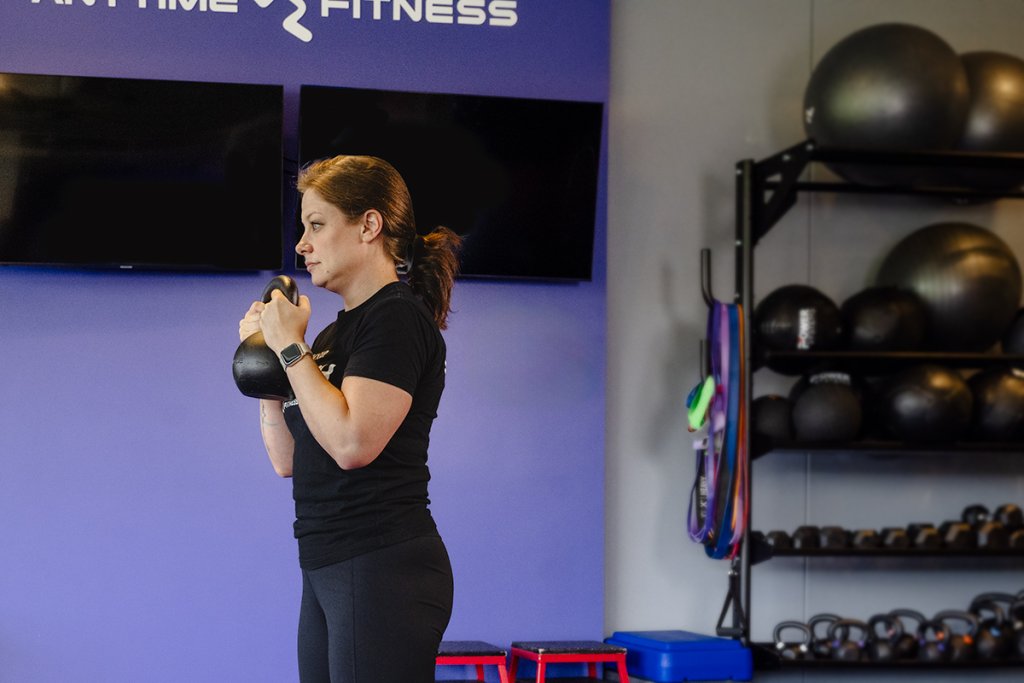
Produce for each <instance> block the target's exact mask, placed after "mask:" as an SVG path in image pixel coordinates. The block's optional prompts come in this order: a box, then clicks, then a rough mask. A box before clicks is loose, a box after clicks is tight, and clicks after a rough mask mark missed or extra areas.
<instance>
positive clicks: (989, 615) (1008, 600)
mask: <svg viewBox="0 0 1024 683" xmlns="http://www.w3.org/2000/svg"><path fill="white" fill-rule="evenodd" d="M1004 603H1005V604H1006V606H1007V608H1009V607H1010V606H1011V605H1012V604H1013V603H1014V596H1013V595H1011V594H1009V593H981V594H980V595H977V596H975V598H974V599H973V600H971V606H970V607H969V608H968V611H969V612H971V613H972V614H974V615H975V616H976V617H977V618H978V635H977V648H978V657H979V658H980V659H986V660H990V659H1002V658H1003V657H1006V656H1007V655H1009V654H1010V648H1011V647H1012V643H1011V641H1010V633H1009V624H1008V623H1007V610H1004V609H1003V607H1002V604H1004Z"/></svg>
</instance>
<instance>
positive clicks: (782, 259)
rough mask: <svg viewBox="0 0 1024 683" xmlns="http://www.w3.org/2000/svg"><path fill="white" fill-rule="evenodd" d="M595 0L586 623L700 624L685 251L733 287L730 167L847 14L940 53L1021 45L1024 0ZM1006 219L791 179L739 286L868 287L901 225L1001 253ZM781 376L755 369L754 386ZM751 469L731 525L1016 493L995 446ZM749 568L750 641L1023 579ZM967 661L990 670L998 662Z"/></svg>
mask: <svg viewBox="0 0 1024 683" xmlns="http://www.w3.org/2000/svg"><path fill="white" fill-rule="evenodd" d="M612 9H613V16H612V74H611V84H612V87H611V98H610V101H611V117H610V132H609V140H610V144H609V155H610V156H609V158H610V163H609V168H610V175H609V187H610V191H609V221H608V223H609V230H608V232H609V236H608V240H609V241H608V281H609V283H610V284H609V287H608V325H609V332H608V383H607V399H608V400H607V428H606V429H607V431H606V444H607V484H606V486H607V508H606V513H607V529H606V539H607V540H606V562H607V567H606V587H607V591H606V592H607V595H606V608H605V615H606V623H605V625H606V631H608V632H609V633H611V632H613V631H619V630H650V629H676V628H679V629H686V630H691V631H697V632H701V633H707V634H713V633H714V631H715V624H716V622H717V619H718V615H719V612H720V611H721V609H722V605H723V601H724V599H725V595H726V587H727V586H726V574H727V570H728V564H727V563H725V562H723V561H716V560H711V559H708V558H707V557H706V556H705V555H704V552H703V548H702V547H701V546H700V545H698V544H695V543H693V542H692V541H690V540H689V538H688V536H687V532H686V513H687V504H688V496H689V490H690V486H691V484H692V483H693V472H694V452H693V446H692V442H693V440H694V435H693V434H690V433H688V432H687V429H686V421H685V399H686V395H687V392H688V391H689V389H690V387H691V386H693V384H695V383H696V381H697V379H698V365H699V346H698V340H699V339H700V337H701V336H702V333H703V328H704V325H705V321H706V309H705V307H704V303H703V301H702V299H701V295H700V287H699V283H700V281H699V270H698V265H699V250H700V249H701V248H702V247H709V248H711V249H712V250H713V251H712V254H713V267H714V270H713V274H714V277H713V287H714V291H715V293H716V295H717V296H718V298H720V299H723V300H727V301H728V300H731V298H732V294H733V291H734V284H733V282H734V281H733V278H734V269H733V234H734V229H735V211H734V204H733V202H734V194H733V193H734V187H735V180H734V164H735V163H736V162H737V161H739V160H741V159H744V158H752V159H761V158H764V157H767V156H770V155H771V154H774V153H775V152H777V151H780V150H781V149H783V148H785V147H788V146H789V145H792V144H794V143H796V142H799V141H800V140H802V139H804V137H805V133H804V130H803V127H802V122H801V101H802V97H803V91H804V87H805V85H806V83H807V80H808V78H809V76H810V73H811V69H812V67H813V65H814V64H815V63H816V62H817V60H818V59H820V57H821V56H822V54H823V53H824V52H825V51H826V50H827V49H828V48H829V47H830V46H831V45H833V44H834V43H835V42H836V41H838V40H839V39H841V38H842V37H844V36H846V35H848V34H849V33H851V32H853V31H854V30H856V29H858V28H861V27H863V26H867V25H870V24H874V23H879V22H887V21H904V22H909V23H914V24H918V25H920V26H923V27H925V28H928V29H930V30H932V31H933V32H935V33H937V34H939V35H940V36H942V37H943V38H945V39H946V40H947V41H948V42H949V43H950V44H951V45H952V46H953V47H954V48H955V49H956V50H957V51H958V52H965V51H968V50H975V49H993V50H1000V51H1004V52H1009V53H1012V54H1017V55H1018V56H1024V46H1022V44H1021V41H1020V35H1021V29H1024V2H1021V1H1020V0H888V1H886V2H881V1H874V0H771V1H769V2H764V1H760V0H727V1H719V2H713V1H711V0H707V1H704V0H645V1H638V0H617V1H615V2H613V8H612ZM1022 219H1024V203H1021V202H1020V201H1019V200H1014V201H1002V202H998V203H994V204H992V203H990V204H983V205H974V206H968V207H963V206H955V205H952V204H949V203H945V202H937V201H923V200H921V199H913V198H907V197H889V198H879V197H875V198H871V199H865V198H857V199H854V198H851V197H836V196H830V195H818V196H815V197H804V198H802V199H801V200H800V201H799V203H798V204H797V206H796V207H795V208H794V209H793V210H792V211H790V212H789V214H787V216H786V217H785V218H784V219H783V220H782V221H781V222H780V223H779V224H778V225H777V226H776V227H775V228H774V230H773V231H772V232H771V233H770V234H769V235H768V236H767V237H766V238H765V239H764V240H763V241H762V243H761V246H760V247H759V248H758V250H757V253H756V265H757V278H756V280H755V283H756V291H755V299H756V298H758V297H760V296H763V295H764V294H766V293H767V292H768V291H770V290H771V289H773V288H775V287H777V286H779V285H781V284H786V283H789V282H806V283H812V284H815V286H817V287H818V288H819V289H821V290H822V291H824V292H825V293H826V294H828V295H830V296H831V297H832V298H833V299H835V300H836V301H841V300H843V299H844V298H845V297H847V296H849V295H851V294H853V293H854V292H855V291H857V290H858V289H860V288H861V287H863V286H865V285H866V284H868V281H869V278H870V274H871V272H872V269H873V268H874V267H876V266H877V264H878V261H879V260H880V258H881V257H882V256H883V255H884V253H885V251H886V250H887V249H888V248H889V247H890V246H892V244H894V243H895V242H896V241H897V240H898V239H899V238H900V237H902V236H903V235H906V234H907V233H909V232H911V231H912V230H914V229H916V228H918V227H921V226H924V225H927V224H929V223H932V222H936V221H941V220H965V221H969V222H973V223H976V224H978V225H982V226H985V227H989V228H991V229H992V230H994V231H995V232H996V233H997V234H999V235H1000V236H1002V237H1003V238H1004V239H1006V240H1007V242H1009V243H1010V245H1011V247H1012V248H1013V249H1014V251H1015V253H1016V254H1018V256H1021V255H1024V229H1022V226H1021V221H1022ZM792 381H793V380H792V378H785V377H780V376H774V375H772V374H771V373H768V372H766V371H759V372H758V373H757V375H756V376H755V385H754V392H753V395H754V396H758V395H761V394H763V393H770V392H772V391H775V390H779V389H781V390H786V389H788V386H789V384H790V383H791V382H792ZM753 470H754V472H753V520H754V521H753V524H752V526H753V527H754V528H758V529H763V530H768V529H774V528H782V529H788V530H791V529H793V528H795V527H796V526H798V525H799V524H803V523H812V524H833V523H834V524H840V525H842V526H845V527H848V528H856V527H881V526H886V525H897V526H900V525H904V524H906V523H909V522H912V521H920V520H925V521H941V520H944V519H950V518H954V517H957V516H958V515H959V513H960V510H961V509H962V508H963V507H964V506H965V505H967V504H969V503H973V502H981V503H985V504H989V505H997V504H999V503H1003V502H1017V503H1021V502H1022V501H1024V477H1022V474H1021V472H1022V470H1024V468H1022V467H1021V466H1020V464H1019V460H1018V461H1017V463H1016V464H1015V463H1014V460H1013V458H1011V457H1007V456H1002V457H954V458H950V457H938V456H913V457H910V456H904V457H898V458H892V457H879V456H864V455H856V454H838V455H835V456H830V457H829V458H828V459H827V460H826V459H823V458H821V457H820V456H819V457H817V458H815V457H812V456H807V455H805V454H793V455H786V456H781V455H769V456H767V457H765V458H762V459H759V460H757V461H756V462H755V464H754V468H753ZM751 585H752V605H751V616H752V622H753V623H752V631H753V638H754V640H769V639H770V637H771V631H772V628H773V626H774V625H775V624H776V623H778V622H779V621H781V620H783V619H798V620H805V619H806V618H808V617H809V616H811V615H813V614H815V613H817V612H822V611H831V612H836V613H839V614H842V615H844V616H850V617H855V618H867V617H869V616H870V615H871V614H874V613H875V612H879V611H887V610H889V609H891V608H893V607H910V608H913V609H917V610H920V611H923V612H925V613H929V614H930V613H932V612H935V611H937V610H939V609H945V608H963V607H966V606H967V603H968V602H969V601H970V599H971V598H972V597H973V596H974V595H975V594H977V593H978V592H981V591H983V590H1011V591H1017V590H1019V589H1021V588H1024V575H1022V572H1021V571H1020V563H1019V562H1001V563H998V564H997V565H996V566H994V567H990V568H980V567H979V565H978V564H976V563H972V562H941V561H935V562H929V563H927V564H924V563H911V562H907V563H902V564H901V563H894V562H892V561H888V562H881V561H879V562H874V563H872V562H869V561H865V560H858V561H856V562H848V563H843V562H840V561H825V560H817V561H805V560H801V559H777V560H775V561H772V562H768V563H765V564H762V565H758V566H756V567H754V569H753V580H752V584H751ZM1016 673H1017V674H1019V671H1018V672H1016ZM778 676H779V677H785V678H786V679H787V680H794V679H797V680H799V679H800V677H801V674H799V673H795V674H789V675H783V674H779V675H778ZM837 677H838V676H837ZM813 678H814V680H828V679H829V675H824V676H823V675H818V673H815V675H814V676H813ZM864 678H865V680H867V678H868V677H867V676H865V677H864ZM939 678H941V677H939V676H935V675H933V674H927V675H924V676H923V677H922V680H924V679H928V680H936V679H939ZM956 678H960V676H951V677H949V678H948V679H946V680H954V679H956ZM971 678H972V680H975V679H976V680H982V679H983V680H993V681H996V680H1010V679H1011V677H1010V673H1009V672H1006V671H1004V672H998V671H997V672H991V673H988V674H984V675H982V674H979V675H977V676H975V674H974V672H972V673H971ZM856 679H857V675H856V674H854V675H853V677H850V676H842V680H846V681H849V680H856ZM870 680H872V681H878V680H885V675H883V676H881V677H879V676H875V675H872V676H870ZM901 680H905V679H902V678H901Z"/></svg>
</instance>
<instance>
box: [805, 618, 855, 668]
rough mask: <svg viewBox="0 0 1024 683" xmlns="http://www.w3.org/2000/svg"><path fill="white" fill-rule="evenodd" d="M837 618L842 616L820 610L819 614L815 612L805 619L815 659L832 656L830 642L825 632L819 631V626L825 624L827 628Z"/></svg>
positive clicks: (844, 635)
mask: <svg viewBox="0 0 1024 683" xmlns="http://www.w3.org/2000/svg"><path fill="white" fill-rule="evenodd" d="M839 619H842V617H840V616H839V615H838V614H831V613H829V612H822V613H821V614H815V615H814V616H813V617H811V618H810V619H808V620H807V628H808V629H810V631H811V654H813V655H814V658H815V659H828V658H829V657H831V656H832V643H831V641H830V640H829V639H828V636H827V635H826V634H824V633H820V631H821V628H820V626H821V625H822V624H825V625H826V626H825V628H826V629H827V628H828V626H827V625H828V624H831V623H832V622H834V621H838V620H839ZM843 637H844V638H845V637H846V634H843Z"/></svg>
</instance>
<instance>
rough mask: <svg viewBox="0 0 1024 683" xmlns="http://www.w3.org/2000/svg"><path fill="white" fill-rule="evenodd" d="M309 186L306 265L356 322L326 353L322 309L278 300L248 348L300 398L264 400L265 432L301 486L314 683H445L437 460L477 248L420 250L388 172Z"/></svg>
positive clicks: (304, 645) (306, 630) (280, 466)
mask: <svg viewBox="0 0 1024 683" xmlns="http://www.w3.org/2000/svg"><path fill="white" fill-rule="evenodd" d="M297 186H298V190H299V192H300V193H301V195H302V202H301V206H302V208H301V217H302V225H303V228H304V229H303V233H302V238H301V239H300V241H299V243H298V245H297V246H296V251H297V252H298V253H299V254H300V255H302V256H303V257H304V258H305V262H306V270H307V271H308V272H309V275H310V278H311V280H312V282H313V284H314V285H316V286H318V287H323V288H325V289H327V290H329V291H331V292H334V293H336V294H338V295H340V296H341V297H342V298H343V299H344V304H345V308H344V310H342V311H341V312H340V313H339V314H338V317H337V320H336V321H334V322H332V323H331V324H330V325H328V326H327V327H326V328H325V329H324V330H323V331H322V332H320V334H318V335H317V336H316V338H315V340H314V341H313V345H312V348H311V349H310V348H309V347H307V346H306V345H305V341H304V340H305V336H306V326H307V324H308V322H309V318H310V303H309V298H308V297H306V296H301V297H300V299H299V305H298V306H295V305H293V304H292V303H291V302H289V301H288V300H287V299H286V298H285V297H284V296H283V295H282V294H281V292H279V291H275V292H274V294H273V296H272V298H271V300H270V301H269V302H268V303H266V304H263V303H261V302H254V303H253V304H252V306H250V308H249V310H248V312H247V313H246V314H245V317H243V318H242V320H241V322H240V323H239V337H240V338H241V339H245V338H247V337H248V336H249V335H250V334H252V333H253V332H256V331H257V330H259V331H262V332H263V336H264V338H265V340H266V343H267V345H268V346H269V347H270V348H271V349H273V350H274V351H275V352H277V353H278V354H279V355H281V357H282V362H283V363H285V364H286V370H285V372H286V374H287V375H288V381H289V383H290V384H291V387H292V391H293V393H294V397H295V398H294V400H291V401H285V402H281V401H272V400H266V399H261V400H260V430H261V432H262V434H263V441H264V444H265V445H266V448H267V453H268V454H269V456H270V461H271V463H272V464H273V466H274V470H275V471H276V472H277V473H278V474H279V475H281V476H284V477H288V476H290V477H292V486H293V495H294V498H295V513H296V520H295V537H296V538H297V539H298V545H299V565H300V568H301V570H302V602H301V607H300V612H299V629H298V653H299V677H300V680H301V681H302V683H320V682H323V683H433V681H434V657H435V655H436V652H437V646H438V644H439V643H440V641H441V637H442V635H443V634H444V630H445V628H446V627H447V625H448V620H449V618H450V616H451V607H452V590H453V588H452V573H451V565H450V564H449V561H448V554H447V552H446V550H445V546H444V543H443V541H442V539H441V537H440V535H439V534H438V531H437V528H436V526H435V524H434V520H433V518H432V516H431V514H430V510H429V509H428V507H427V505H428V502H429V500H428V497H427V482H428V480H429V478H430V475H429V471H428V468H427V444H428V440H429V435H430V426H431V424H432V422H433V420H434V418H435V417H436V415H437V407H438V403H439V401H440V398H441V393H442V391H443V389H444V367H445V343H444V339H443V338H442V336H441V333H440V330H442V329H445V328H446V327H447V318H448V313H449V307H450V296H451V290H452V285H453V283H454V279H455V275H456V272H457V266H458V258H457V253H458V249H459V247H460V245H461V239H460V238H459V237H458V236H457V235H456V234H455V233H453V232H452V231H451V230H448V229H447V228H443V227H438V228H436V229H435V230H434V231H433V232H431V233H430V234H429V235H426V236H425V237H422V236H418V235H417V233H416V226H415V222H414V219H413V211H412V202H411V199H410V197H409V191H408V189H407V188H406V185H405V182H404V181H403V180H402V178H401V176H400V175H399V174H398V172H397V171H396V170H395V169H394V168H393V167H392V166H391V165H390V164H388V163H387V162H385V161H383V160H381V159H378V158H374V157H365V156H339V157H335V158H332V159H326V160H321V161H318V162H314V163H312V164H311V165H309V166H307V167H305V168H304V169H302V170H301V171H300V173H299V177H298V183H297ZM410 262H411V263H410ZM406 272H407V273H408V278H407V281H403V280H401V279H400V278H399V275H400V274H404V273H406Z"/></svg>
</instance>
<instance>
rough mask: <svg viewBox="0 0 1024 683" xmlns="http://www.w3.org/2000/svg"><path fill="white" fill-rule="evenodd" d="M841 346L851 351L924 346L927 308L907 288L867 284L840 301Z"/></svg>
mask: <svg viewBox="0 0 1024 683" xmlns="http://www.w3.org/2000/svg"><path fill="white" fill-rule="evenodd" d="M839 312H840V313H841V314H842V319H843V346H844V347H845V348H847V349H849V350H851V351H915V350H918V349H920V348H923V347H924V344H925V334H926V333H927V326H928V311H927V309H926V308H925V304H924V301H923V300H922V299H921V297H919V296H918V295H917V294H916V293H914V292H913V291H911V290H909V289H901V288H899V287H883V286H875V287H867V288H865V289H862V290H861V291H859V292H857V293H855V294H853V295H852V296H850V297H848V298H847V299H846V300H845V301H843V303H842V305H840V307H839Z"/></svg>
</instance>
